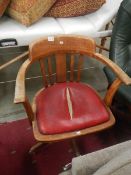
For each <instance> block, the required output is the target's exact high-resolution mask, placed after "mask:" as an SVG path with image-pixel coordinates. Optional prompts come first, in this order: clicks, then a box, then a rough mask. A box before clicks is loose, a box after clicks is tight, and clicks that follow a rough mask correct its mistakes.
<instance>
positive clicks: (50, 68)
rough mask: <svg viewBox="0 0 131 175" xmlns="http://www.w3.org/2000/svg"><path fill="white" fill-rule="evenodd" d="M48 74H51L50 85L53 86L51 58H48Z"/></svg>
mask: <svg viewBox="0 0 131 175" xmlns="http://www.w3.org/2000/svg"><path fill="white" fill-rule="evenodd" d="M48 73H49V80H50V84H51V85H53V84H54V82H53V71H52V64H51V58H50V57H48Z"/></svg>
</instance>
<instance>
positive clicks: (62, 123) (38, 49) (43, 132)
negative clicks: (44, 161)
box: [14, 35, 131, 155]
mask: <svg viewBox="0 0 131 175" xmlns="http://www.w3.org/2000/svg"><path fill="white" fill-rule="evenodd" d="M95 48H96V46H95V42H94V40H92V39H90V38H87V37H81V36H68V35H67V36H65V35H64V36H56V37H51V38H50V37H47V38H44V39H41V40H38V41H36V42H34V43H32V44H31V45H30V46H29V58H28V59H27V60H26V61H25V62H24V63H23V65H22V66H21V68H20V70H19V72H18V75H17V80H16V89H15V99H14V102H15V103H22V104H23V105H24V107H25V110H26V113H27V115H28V119H29V121H30V124H31V125H32V128H33V133H34V137H35V139H36V140H37V141H38V143H37V145H35V146H33V147H32V148H31V150H30V151H31V152H32V151H34V149H35V148H37V147H38V146H39V145H41V143H49V142H55V141H61V140H65V139H71V140H73V145H74V149H75V151H76V155H78V154H79V153H78V151H77V148H76V145H75V141H74V138H76V137H80V136H82V135H86V134H90V133H94V132H98V131H101V130H104V129H107V128H109V127H111V126H112V125H113V124H114V123H115V119H114V117H113V115H112V113H111V111H110V108H109V107H110V105H111V102H112V99H113V96H114V94H115V92H116V91H117V89H118V87H119V86H120V84H121V83H122V82H123V83H125V84H131V80H130V78H129V77H128V76H127V75H126V74H125V73H124V72H123V71H122V70H121V69H120V68H119V67H118V66H117V65H116V64H115V63H113V62H112V61H111V60H109V59H107V58H105V57H104V56H102V55H101V54H98V53H96V52H95ZM67 54H68V57H67ZM69 54H70V55H69ZM76 55H77V58H78V57H79V59H78V62H77V73H76V76H75V75H74V65H75V64H76V62H75V61H76ZM84 55H87V56H89V57H91V58H95V59H97V60H99V61H101V62H103V63H105V64H106V65H107V66H109V67H110V68H111V69H112V70H113V71H114V73H115V74H116V75H117V77H118V78H117V79H116V80H115V82H113V84H112V85H111V87H110V88H109V89H108V91H107V93H106V96H105V99H104V101H103V100H101V98H100V97H99V95H98V94H97V93H96V91H95V90H94V89H93V88H92V87H90V86H89V85H87V84H84V83H80V80H81V69H82V65H83V56H84ZM53 59H55V65H56V68H55V72H56V73H55V74H54V72H53V70H52V60H53ZM66 59H69V60H70V78H69V80H67V66H66V63H67V62H66ZM69 60H68V61H69ZM36 61H39V63H40V68H41V72H42V76H43V83H44V88H43V89H41V90H40V91H38V92H37V94H36V95H35V97H34V100H33V104H32V107H31V105H30V103H29V100H28V98H27V96H26V91H25V75H26V72H27V69H28V68H29V67H30V66H31V65H32V64H33V63H34V62H36ZM45 61H47V62H48V68H47V67H45ZM35 86H36V85H35Z"/></svg>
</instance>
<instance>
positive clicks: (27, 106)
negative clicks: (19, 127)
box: [23, 97, 35, 125]
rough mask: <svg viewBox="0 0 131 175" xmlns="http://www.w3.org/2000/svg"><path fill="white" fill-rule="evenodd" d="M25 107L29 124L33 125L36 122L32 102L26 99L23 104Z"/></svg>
mask: <svg viewBox="0 0 131 175" xmlns="http://www.w3.org/2000/svg"><path fill="white" fill-rule="evenodd" d="M23 105H24V108H25V111H26V113H27V116H28V119H29V122H30V124H31V125H32V121H33V120H34V116H35V115H34V113H33V110H32V107H31V105H30V102H29V100H28V98H27V97H26V98H25V101H24V102H23Z"/></svg>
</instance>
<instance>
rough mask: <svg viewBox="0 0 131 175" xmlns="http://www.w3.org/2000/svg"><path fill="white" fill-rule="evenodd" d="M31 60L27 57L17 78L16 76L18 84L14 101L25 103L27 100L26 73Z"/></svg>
mask: <svg viewBox="0 0 131 175" xmlns="http://www.w3.org/2000/svg"><path fill="white" fill-rule="evenodd" d="M30 63H31V61H30V60H29V59H27V60H26V61H25V62H24V63H23V64H22V66H21V68H20V70H19V72H18V75H17V78H16V86H15V98H14V103H23V102H25V101H26V95H25V73H26V70H27V68H28V67H29V65H30Z"/></svg>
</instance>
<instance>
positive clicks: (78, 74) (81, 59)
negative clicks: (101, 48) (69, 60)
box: [77, 55, 84, 82]
mask: <svg viewBox="0 0 131 175" xmlns="http://www.w3.org/2000/svg"><path fill="white" fill-rule="evenodd" d="M83 61H84V60H83V55H80V56H79V59H78V71H77V82H79V81H80V79H81V69H82V66H83Z"/></svg>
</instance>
